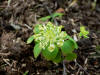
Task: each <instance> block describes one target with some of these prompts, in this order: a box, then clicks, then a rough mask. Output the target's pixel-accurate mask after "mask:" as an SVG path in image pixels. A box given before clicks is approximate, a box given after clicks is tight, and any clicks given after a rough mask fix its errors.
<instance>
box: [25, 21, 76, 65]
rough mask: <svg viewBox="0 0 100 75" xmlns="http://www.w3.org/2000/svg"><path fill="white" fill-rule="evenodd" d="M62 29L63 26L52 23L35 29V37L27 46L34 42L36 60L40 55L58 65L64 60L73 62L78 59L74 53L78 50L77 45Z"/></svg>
mask: <svg viewBox="0 0 100 75" xmlns="http://www.w3.org/2000/svg"><path fill="white" fill-rule="evenodd" d="M62 28H63V26H62V25H60V26H57V25H53V24H52V23H51V22H48V23H47V24H46V25H36V26H35V27H34V30H33V32H34V35H32V36H31V37H29V38H28V40H27V44H30V43H31V42H32V41H33V40H34V42H35V46H34V49H33V53H34V57H35V58H37V57H38V56H39V55H40V53H41V54H42V55H43V56H44V57H45V58H46V59H47V60H51V61H53V62H56V63H60V62H61V61H62V60H63V59H66V60H70V61H72V60H74V59H76V58H77V55H76V54H75V53H74V52H73V51H74V49H77V48H78V46H77V43H76V42H75V41H74V40H73V39H72V38H71V37H70V36H69V35H68V34H67V33H66V32H65V31H62ZM62 56H64V58H63V57H62Z"/></svg>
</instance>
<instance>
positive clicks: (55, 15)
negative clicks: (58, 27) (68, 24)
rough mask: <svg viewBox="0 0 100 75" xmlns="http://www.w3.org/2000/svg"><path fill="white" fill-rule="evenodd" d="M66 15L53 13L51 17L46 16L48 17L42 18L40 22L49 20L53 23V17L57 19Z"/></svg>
mask: <svg viewBox="0 0 100 75" xmlns="http://www.w3.org/2000/svg"><path fill="white" fill-rule="evenodd" d="M63 15H64V14H63V13H53V14H52V15H50V16H46V17H42V18H40V19H39V20H40V21H46V20H48V19H51V21H53V19H52V17H53V18H55V17H62V16H63Z"/></svg>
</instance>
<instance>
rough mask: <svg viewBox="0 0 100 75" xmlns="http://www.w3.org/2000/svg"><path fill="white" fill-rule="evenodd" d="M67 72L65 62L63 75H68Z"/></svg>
mask: <svg viewBox="0 0 100 75" xmlns="http://www.w3.org/2000/svg"><path fill="white" fill-rule="evenodd" d="M66 70H67V69H66V66H65V62H64V60H63V75H67V73H66Z"/></svg>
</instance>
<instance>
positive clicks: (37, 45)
mask: <svg viewBox="0 0 100 75" xmlns="http://www.w3.org/2000/svg"><path fill="white" fill-rule="evenodd" d="M41 50H42V49H41V48H40V47H39V44H36V45H35V47H34V50H33V53H34V57H35V58H37V57H38V56H39V54H40V53H41Z"/></svg>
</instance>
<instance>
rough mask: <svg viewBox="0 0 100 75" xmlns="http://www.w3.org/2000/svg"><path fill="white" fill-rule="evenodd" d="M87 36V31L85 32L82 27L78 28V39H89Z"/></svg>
mask: <svg viewBox="0 0 100 75" xmlns="http://www.w3.org/2000/svg"><path fill="white" fill-rule="evenodd" d="M88 34H89V31H87V30H86V29H85V27H84V26H80V33H79V37H80V38H82V37H84V38H89V37H88Z"/></svg>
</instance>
